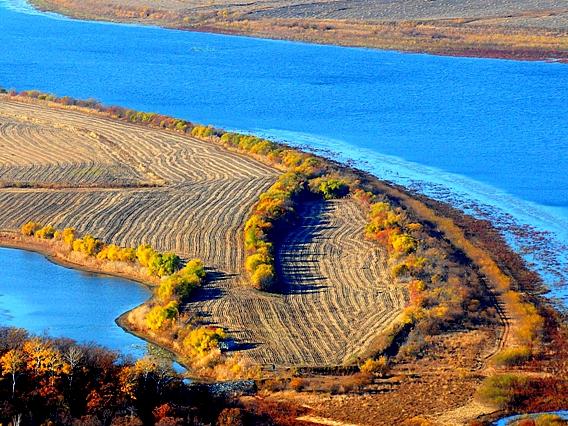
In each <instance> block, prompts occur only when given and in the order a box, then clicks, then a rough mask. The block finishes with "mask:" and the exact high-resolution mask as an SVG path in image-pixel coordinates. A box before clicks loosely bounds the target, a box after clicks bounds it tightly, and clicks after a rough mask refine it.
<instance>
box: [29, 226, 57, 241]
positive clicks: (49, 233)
mask: <svg viewBox="0 0 568 426" xmlns="http://www.w3.org/2000/svg"><path fill="white" fill-rule="evenodd" d="M55 232H56V229H55V228H54V227H53V226H51V225H46V226H44V227H43V228H41V229H38V230H37V231H35V234H34V235H35V236H36V237H37V238H41V239H44V240H51V239H53V237H54V236H55Z"/></svg>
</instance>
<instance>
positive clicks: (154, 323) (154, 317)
mask: <svg viewBox="0 0 568 426" xmlns="http://www.w3.org/2000/svg"><path fill="white" fill-rule="evenodd" d="M177 315H178V303H177V302H175V301H174V302H170V303H168V304H167V305H166V306H165V307H164V306H154V307H153V308H152V309H150V312H148V314H147V315H146V325H147V326H148V328H149V329H150V330H152V331H157V330H159V329H161V328H162V327H163V326H164V325H165V323H166V322H167V321H168V320H172V319H174V318H176V317H177Z"/></svg>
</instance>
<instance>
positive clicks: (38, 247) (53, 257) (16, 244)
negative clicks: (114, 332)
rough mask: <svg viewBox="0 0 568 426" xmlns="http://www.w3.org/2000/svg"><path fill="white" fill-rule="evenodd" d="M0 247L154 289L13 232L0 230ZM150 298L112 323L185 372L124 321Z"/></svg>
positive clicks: (131, 276)
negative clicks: (19, 236)
mask: <svg viewBox="0 0 568 426" xmlns="http://www.w3.org/2000/svg"><path fill="white" fill-rule="evenodd" d="M0 247H1V248H8V249H14V250H23V251H28V252H32V253H37V254H40V255H42V256H43V257H44V258H45V259H46V260H47V261H48V262H52V263H54V264H56V265H58V266H61V267H63V268H67V269H73V270H76V271H82V272H88V273H92V274H96V275H102V276H108V277H113V278H120V279H122V280H126V281H130V282H133V283H135V284H137V285H141V286H143V287H145V288H147V289H149V290H150V291H152V290H153V288H154V284H153V283H151V282H150V281H149V280H148V279H143V278H142V277H140V276H137V275H134V274H124V273H119V272H113V271H108V270H105V269H103V268H95V267H93V266H88V265H84V264H80V263H76V262H72V261H70V260H68V259H64V258H61V257H60V256H57V253H56V252H55V251H53V250H50V247H49V246H48V245H46V244H42V243H41V242H37V243H35V244H34V242H33V241H24V240H22V239H19V238H18V235H17V233H16V232H13V231H5V230H0ZM152 297H153V296H152V294H150V296H149V297H148V299H146V300H145V301H143V302H142V303H141V304H140V305H138V306H135V307H133V308H131V309H129V310H127V311H126V312H123V313H121V314H120V315H119V316H118V317H117V318H115V319H114V322H115V324H116V326H118V327H119V328H121V329H122V330H124V331H125V332H126V333H128V334H131V335H132V336H135V337H137V338H139V339H140V340H142V341H144V342H147V343H151V344H153V345H156V346H158V347H160V348H161V349H162V350H164V351H166V352H167V353H169V354H170V355H171V356H172V360H173V361H175V362H177V363H178V364H180V365H181V366H182V367H184V368H185V369H186V370H187V369H188V366H187V365H186V364H185V363H184V361H183V360H182V358H181V357H180V356H179V354H177V353H175V352H174V351H172V350H171V349H169V348H168V347H165V346H163V344H161V343H160V342H158V341H156V340H154V339H152V338H151V337H149V336H146V335H144V334H142V333H139V332H137V331H135V330H133V329H131V327H130V326H129V324H128V322H127V321H126V320H125V318H126V316H127V315H128V314H129V313H130V312H131V311H133V310H134V309H137V308H139V307H141V306H143V305H144V304H146V303H148V302H149V301H150V300H151V299H152ZM103 346H104V345H103Z"/></svg>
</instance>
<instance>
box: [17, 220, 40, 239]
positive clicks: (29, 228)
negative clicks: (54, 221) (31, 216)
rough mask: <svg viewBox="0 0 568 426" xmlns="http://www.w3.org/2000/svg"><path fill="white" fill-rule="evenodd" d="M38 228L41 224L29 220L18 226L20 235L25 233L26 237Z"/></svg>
mask: <svg viewBox="0 0 568 426" xmlns="http://www.w3.org/2000/svg"><path fill="white" fill-rule="evenodd" d="M39 229H41V225H40V224H39V223H37V222H31V221H30V222H26V223H25V224H23V225H22V227H21V228H20V232H21V233H22V235H25V236H27V237H31V236H33V235H34V234H35V233H36V231H38V230H39Z"/></svg>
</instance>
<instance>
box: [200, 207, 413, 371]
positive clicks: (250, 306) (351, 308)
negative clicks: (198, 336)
mask: <svg viewBox="0 0 568 426" xmlns="http://www.w3.org/2000/svg"><path fill="white" fill-rule="evenodd" d="M300 213H301V217H302V221H301V223H299V224H298V225H297V226H296V227H295V229H294V231H293V232H292V233H291V234H289V235H288V236H287V238H286V239H285V240H284V241H283V243H282V244H281V247H280V249H279V251H278V259H279V269H280V274H281V277H282V278H283V281H284V283H283V288H282V294H280V295H264V294H261V293H259V292H257V291H255V290H252V289H240V290H239V291H235V290H233V289H230V288H227V287H225V286H223V285H222V284H217V283H213V284H210V285H209V286H208V288H207V289H206V291H204V296H203V297H202V298H200V299H198V300H197V301H195V302H193V303H191V304H190V308H191V309H192V310H195V311H198V312H202V313H203V314H204V315H205V316H206V317H207V318H208V319H210V320H211V321H212V322H213V323H215V324H219V325H223V326H225V327H227V328H228V329H229V331H230V332H231V333H233V335H234V336H235V337H236V338H238V339H239V340H242V341H246V342H252V343H254V344H256V345H253V346H254V347H252V348H251V349H250V350H248V351H246V352H244V353H243V355H244V356H247V357H249V358H250V359H252V360H253V361H255V362H258V363H261V364H275V365H281V366H290V365H337V364H341V363H342V362H345V361H346V360H347V359H348V358H349V357H351V356H353V355H354V354H356V353H357V352H358V351H359V350H360V349H361V348H362V347H364V346H365V345H366V344H368V343H369V342H370V340H371V339H372V338H373V337H374V336H375V335H377V334H378V333H379V332H380V331H381V330H383V329H384V328H385V327H387V326H388V325H389V324H390V323H391V322H392V321H393V320H394V318H395V317H396V316H397V315H398V314H399V313H400V312H401V310H402V309H403V307H404V305H405V298H406V296H405V290H404V289H403V288H402V287H401V286H396V285H394V284H393V283H392V280H391V279H390V276H389V274H388V271H387V269H386V257H385V256H386V254H385V253H384V252H383V251H382V250H381V249H380V248H379V247H377V246H376V245H375V244H373V243H371V242H368V241H365V240H364V239H363V235H362V234H363V228H364V224H365V218H364V215H363V213H362V212H361V211H360V208H359V206H358V205H357V204H356V203H355V202H354V201H352V200H340V201H334V202H329V203H326V204H325V205H322V204H316V203H314V204H311V205H308V206H307V207H306V208H305V210H303V211H300ZM208 295H209V297H207V296H208ZM219 295H223V297H217V296H219Z"/></svg>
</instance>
